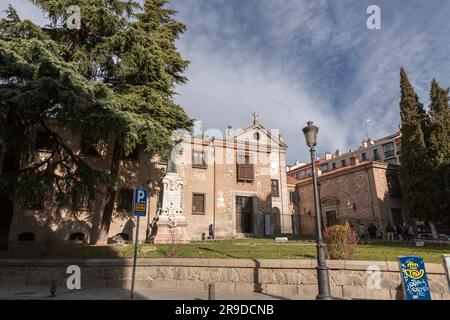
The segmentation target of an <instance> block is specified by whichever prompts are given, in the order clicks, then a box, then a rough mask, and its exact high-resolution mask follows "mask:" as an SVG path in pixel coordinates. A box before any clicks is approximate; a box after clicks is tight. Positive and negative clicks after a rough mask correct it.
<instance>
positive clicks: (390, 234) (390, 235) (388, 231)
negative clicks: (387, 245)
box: [386, 223, 395, 240]
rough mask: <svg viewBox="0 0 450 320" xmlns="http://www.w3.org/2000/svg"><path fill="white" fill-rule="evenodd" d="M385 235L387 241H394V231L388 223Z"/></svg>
mask: <svg viewBox="0 0 450 320" xmlns="http://www.w3.org/2000/svg"><path fill="white" fill-rule="evenodd" d="M386 234H387V239H388V240H394V236H395V229H394V227H393V226H392V225H391V224H390V223H388V225H387V226H386Z"/></svg>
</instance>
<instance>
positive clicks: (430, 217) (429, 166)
mask: <svg viewBox="0 0 450 320" xmlns="http://www.w3.org/2000/svg"><path fill="white" fill-rule="evenodd" d="M400 89H401V101H400V114H401V120H402V126H401V133H402V140H401V145H402V154H401V162H402V165H401V167H400V179H401V184H402V191H403V197H404V200H405V203H406V205H407V207H408V209H409V211H410V214H411V215H412V216H414V217H417V218H420V219H422V220H425V221H428V222H433V223H437V222H443V221H445V220H448V215H449V212H450V211H449V209H450V204H449V203H450V193H449V190H450V179H449V177H450V174H449V172H450V171H449V168H450V108H449V105H448V99H449V97H448V90H446V89H443V88H441V87H440V86H439V85H438V83H437V82H436V80H434V79H433V81H432V83H431V90H430V100H431V104H430V107H429V112H428V113H427V112H425V110H424V109H423V106H422V104H421V103H420V102H419V98H418V97H417V94H416V93H415V91H414V88H413V87H412V85H411V83H410V82H409V79H408V77H407V75H406V72H405V70H404V69H403V68H402V69H401V70H400Z"/></svg>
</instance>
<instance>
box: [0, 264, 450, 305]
mask: <svg viewBox="0 0 450 320" xmlns="http://www.w3.org/2000/svg"><path fill="white" fill-rule="evenodd" d="M69 265H78V266H80V268H81V286H82V288H89V287H124V288H128V287H130V281H131V266H132V262H131V261H130V260H0V286H4V287H5V286H8V285H9V286H19V285H50V283H51V281H52V280H53V279H56V280H58V281H59V283H60V285H65V281H66V279H67V277H68V276H69V275H68V274H66V269H67V267H68V266H69ZM315 266H316V262H315V261H314V260H248V259H242V260H237V259H236V260H235V259H140V260H139V261H138V267H137V272H136V287H137V288H152V289H189V290H207V287H208V284H209V283H215V286H216V290H226V291H255V292H262V293H265V294H267V295H273V296H299V297H300V298H304V299H311V298H314V297H315V296H316V294H317V280H316V269H315ZM328 266H329V267H330V280H331V290H332V294H333V295H334V296H335V297H341V298H356V299H392V300H394V299H402V290H401V279H400V273H399V268H398V264H397V262H379V261H377V262H373V261H344V260H339V261H328ZM374 266H377V267H378V268H379V270H380V272H381V283H380V288H373V289H369V287H368V280H369V282H371V281H370V279H369V277H370V276H371V275H372V277H373V274H372V273H370V272H368V271H367V270H368V268H369V267H371V268H373V267H374ZM377 267H375V268H377ZM426 270H427V273H428V280H429V283H430V288H431V292H432V297H433V299H439V300H441V299H445V300H450V293H449V288H448V284H447V279H446V276H445V271H444V267H443V266H442V265H440V264H426Z"/></svg>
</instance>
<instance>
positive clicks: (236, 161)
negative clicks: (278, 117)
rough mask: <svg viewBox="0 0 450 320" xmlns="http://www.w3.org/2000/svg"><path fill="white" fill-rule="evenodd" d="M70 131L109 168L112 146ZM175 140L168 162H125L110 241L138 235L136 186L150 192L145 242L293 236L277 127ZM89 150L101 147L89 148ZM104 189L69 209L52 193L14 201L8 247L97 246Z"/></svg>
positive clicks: (75, 142)
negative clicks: (28, 201)
mask: <svg viewBox="0 0 450 320" xmlns="http://www.w3.org/2000/svg"><path fill="white" fill-rule="evenodd" d="M67 135H68V142H67V143H68V145H70V146H72V147H73V149H74V150H75V151H76V152H78V153H79V154H80V156H83V157H85V158H86V161H87V162H88V163H89V164H91V165H92V166H93V167H95V168H98V169H104V170H107V168H109V165H110V162H111V157H112V155H111V153H112V151H111V150H109V149H108V146H107V145H103V146H102V145H91V146H90V147H91V149H89V148H88V150H84V149H86V141H85V140H84V139H85V137H82V136H79V137H77V135H75V134H73V133H69V132H67ZM178 139H179V143H178V144H177V146H176V147H175V148H174V151H173V152H172V156H171V157H170V159H169V160H168V161H163V160H162V159H161V158H160V157H158V156H154V157H151V156H149V155H148V154H146V153H145V152H144V151H143V150H141V151H140V150H138V151H137V152H136V153H135V154H133V155H132V157H128V158H124V159H123V160H122V166H121V169H120V170H121V171H120V175H121V176H122V177H123V179H122V181H123V182H122V183H121V185H120V186H119V188H118V191H117V196H116V201H115V204H114V212H113V218H112V223H111V226H110V229H109V234H108V242H117V241H132V240H134V235H135V231H136V219H135V218H134V217H133V216H132V215H131V205H132V189H133V188H134V187H146V188H148V189H149V197H150V199H149V206H148V207H149V209H148V215H147V217H145V218H141V220H140V230H139V240H141V241H154V242H170V241H173V237H172V238H170V236H169V234H173V231H177V232H178V234H179V239H178V240H180V241H182V242H187V241H193V240H201V239H206V238H208V237H210V238H211V237H213V238H215V239H235V238H242V237H263V236H271V235H276V234H289V233H292V224H291V223H290V221H291V220H290V219H286V216H288V215H289V214H290V212H289V208H288V206H289V193H288V189H287V181H286V169H285V168H286V161H285V154H286V149H287V146H286V144H285V143H284V142H283V141H282V138H281V136H280V135H279V134H278V133H277V132H275V133H274V132H271V131H269V130H267V129H266V128H264V127H263V126H262V125H261V124H260V123H259V122H258V121H257V118H256V115H255V118H254V121H253V124H252V125H251V126H250V127H248V128H247V129H244V130H234V129H233V128H231V127H229V128H228V129H227V131H226V133H225V134H224V135H223V136H221V135H220V134H217V135H215V137H207V136H205V135H203V134H200V135H196V136H192V135H190V134H187V133H185V134H184V135H180V136H179V137H178ZM89 141H92V139H91V140H89ZM92 148H94V149H95V150H94V151H96V152H90V151H92ZM96 148H97V149H96ZM36 152H43V153H45V152H46V150H43V149H38V150H36ZM104 191H105V190H99V192H98V195H96V197H95V200H94V201H93V202H91V203H85V202H83V201H81V202H82V203H79V205H78V206H77V208H75V209H74V208H72V209H71V210H68V209H66V208H60V207H58V206H56V205H55V204H54V203H52V200H51V197H48V198H45V199H42V201H41V202H40V203H35V205H33V206H30V207H24V206H19V205H17V206H15V210H14V215H13V219H12V224H11V229H10V234H9V242H10V245H11V246H14V245H20V244H24V243H28V244H29V243H34V244H38V243H45V242H46V241H48V239H53V240H55V241H57V242H59V243H67V244H71V243H85V244H89V243H93V242H94V241H95V239H96V238H97V235H98V231H99V226H100V222H101V218H102V213H103V207H104V201H105V200H104V199H105V197H104ZM283 217H284V218H283ZM280 221H284V222H283V223H280Z"/></svg>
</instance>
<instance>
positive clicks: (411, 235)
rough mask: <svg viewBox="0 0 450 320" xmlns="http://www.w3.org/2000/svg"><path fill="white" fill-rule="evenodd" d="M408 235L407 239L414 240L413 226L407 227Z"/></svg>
mask: <svg viewBox="0 0 450 320" xmlns="http://www.w3.org/2000/svg"><path fill="white" fill-rule="evenodd" d="M408 237H409V240H414V227H413V226H409V228H408Z"/></svg>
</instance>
